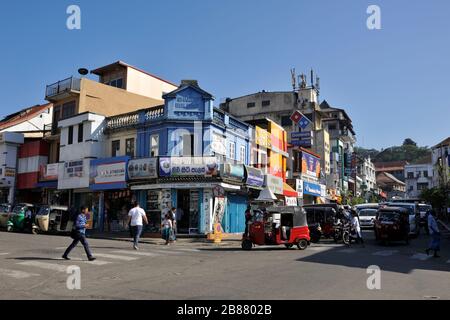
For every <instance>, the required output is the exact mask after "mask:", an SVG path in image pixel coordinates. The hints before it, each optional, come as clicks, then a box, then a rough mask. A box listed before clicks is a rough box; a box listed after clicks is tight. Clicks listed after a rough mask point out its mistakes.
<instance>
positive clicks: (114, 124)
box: [105, 106, 164, 133]
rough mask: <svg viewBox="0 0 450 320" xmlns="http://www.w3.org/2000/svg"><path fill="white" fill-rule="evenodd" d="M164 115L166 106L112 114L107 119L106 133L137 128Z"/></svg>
mask: <svg viewBox="0 0 450 320" xmlns="http://www.w3.org/2000/svg"><path fill="white" fill-rule="evenodd" d="M162 116H164V106H159V107H154V108H149V109H145V110H139V111H135V112H130V113H126V114H120V115H117V116H112V117H109V118H107V119H106V130H105V131H106V133H108V132H113V131H119V130H126V129H130V128H136V127H137V126H141V125H145V124H146V123H148V122H151V121H154V120H157V119H159V118H161V117H162Z"/></svg>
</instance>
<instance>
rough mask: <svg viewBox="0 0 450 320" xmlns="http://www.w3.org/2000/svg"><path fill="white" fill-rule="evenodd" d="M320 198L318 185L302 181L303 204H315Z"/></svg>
mask: <svg viewBox="0 0 450 320" xmlns="http://www.w3.org/2000/svg"><path fill="white" fill-rule="evenodd" d="M320 196H321V187H320V185H319V184H317V183H313V182H309V181H303V204H315V203H317V202H318V199H317V198H320ZM319 201H320V200H319Z"/></svg>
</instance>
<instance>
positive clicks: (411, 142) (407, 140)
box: [403, 138, 417, 147]
mask: <svg viewBox="0 0 450 320" xmlns="http://www.w3.org/2000/svg"><path fill="white" fill-rule="evenodd" d="M403 145H404V146H415V147H417V143H416V142H414V141H413V140H412V139H410V138H406V139H405V140H404V141H403Z"/></svg>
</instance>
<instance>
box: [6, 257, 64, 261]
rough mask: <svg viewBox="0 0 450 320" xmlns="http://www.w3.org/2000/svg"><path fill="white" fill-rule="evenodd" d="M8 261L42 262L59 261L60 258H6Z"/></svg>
mask: <svg viewBox="0 0 450 320" xmlns="http://www.w3.org/2000/svg"><path fill="white" fill-rule="evenodd" d="M8 260H23V261H28V260H44V261H61V260H63V259H62V258H48V257H15V258H8Z"/></svg>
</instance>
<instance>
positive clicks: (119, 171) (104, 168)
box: [94, 161, 126, 184]
mask: <svg viewBox="0 0 450 320" xmlns="http://www.w3.org/2000/svg"><path fill="white" fill-rule="evenodd" d="M125 181H126V163H125V161H120V162H116V163H108V164H100V165H98V166H97V170H96V176H95V177H94V183H95V184H110V183H118V182H125Z"/></svg>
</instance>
